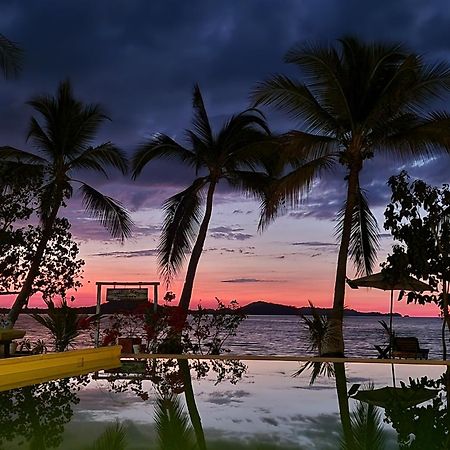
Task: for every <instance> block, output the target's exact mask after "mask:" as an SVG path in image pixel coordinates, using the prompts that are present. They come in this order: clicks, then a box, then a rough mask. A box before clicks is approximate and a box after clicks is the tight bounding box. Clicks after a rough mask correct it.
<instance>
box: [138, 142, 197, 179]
mask: <svg viewBox="0 0 450 450" xmlns="http://www.w3.org/2000/svg"><path fill="white" fill-rule="evenodd" d="M158 158H163V159H172V158H173V159H178V160H179V161H181V162H183V163H186V164H188V165H191V166H195V164H196V156H195V154H194V153H193V152H192V151H190V150H188V149H186V148H184V147H183V146H181V145H180V144H178V143H177V142H175V141H174V140H173V139H172V138H170V137H169V136H167V135H165V134H156V135H154V136H153V137H152V138H151V139H150V140H149V141H148V142H145V143H143V144H141V145H140V146H139V147H138V149H137V150H136V152H135V154H134V155H133V158H132V161H131V165H132V169H133V174H132V176H133V179H136V178H137V177H138V176H139V175H140V173H141V172H142V170H143V169H144V167H145V166H146V165H147V164H148V163H149V162H150V161H152V160H154V159H158Z"/></svg>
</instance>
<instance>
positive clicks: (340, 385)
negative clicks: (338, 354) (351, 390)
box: [334, 363, 386, 450]
mask: <svg viewBox="0 0 450 450" xmlns="http://www.w3.org/2000/svg"><path fill="white" fill-rule="evenodd" d="M334 373H335V376H336V391H337V396H338V404H339V415H340V418H341V424H342V440H341V448H342V449H343V450H382V449H384V448H385V443H386V436H385V434H384V431H383V425H382V415H381V413H380V411H379V410H378V409H377V408H376V407H375V406H373V405H368V404H365V403H363V402H358V403H357V405H356V408H355V409H354V410H353V411H352V412H350V407H349V396H348V393H347V377H346V374H345V365H344V363H334Z"/></svg>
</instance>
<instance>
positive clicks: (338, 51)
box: [252, 37, 450, 354]
mask: <svg viewBox="0 0 450 450" xmlns="http://www.w3.org/2000/svg"><path fill="white" fill-rule="evenodd" d="M338 42H339V45H337V46H327V45H325V46H321V45H310V44H307V45H299V46H296V47H294V48H292V49H291V50H290V51H289V52H288V53H287V55H286V57H285V61H286V62H288V63H292V64H295V65H296V66H297V67H298V68H299V69H300V71H301V73H302V75H303V79H302V80H301V81H298V80H295V79H291V78H289V77H287V76H283V75H276V76H273V77H272V78H270V79H268V80H266V81H264V82H262V83H259V84H258V85H257V86H256V88H255V90H254V91H253V93H252V97H253V100H254V102H255V104H256V105H261V104H264V105H269V106H273V107H275V108H276V109H278V110H281V111H284V112H286V113H287V114H288V115H290V116H291V117H292V118H293V119H294V120H296V121H297V122H298V123H299V124H300V125H299V129H297V130H293V131H290V132H288V133H286V134H284V135H283V136H282V137H281V140H280V144H281V146H282V148H283V153H284V155H285V158H286V162H287V165H288V167H289V169H290V170H289V173H287V174H286V175H284V176H281V177H279V178H278V179H277V180H276V181H275V182H274V183H273V185H272V189H271V190H270V191H268V192H269V193H270V196H269V198H268V199H267V200H266V208H265V210H264V211H263V213H262V221H261V226H263V227H264V226H265V225H267V223H268V222H270V221H271V220H272V219H273V218H274V217H275V216H276V215H277V213H279V211H280V209H281V208H280V206H282V205H283V204H284V202H285V201H286V200H287V201H290V202H292V203H293V204H294V205H295V204H298V202H299V201H300V200H302V199H303V195H304V194H306V193H307V192H308V190H309V187H310V185H311V182H312V181H313V180H314V179H315V178H317V177H319V176H321V175H322V174H323V173H324V172H327V171H328V170H329V169H330V168H332V167H334V166H335V165H336V164H341V165H342V166H343V167H344V169H345V178H344V179H345V184H346V199H345V203H344V207H343V210H342V213H341V216H340V221H339V226H338V229H337V231H338V233H339V235H340V247H339V253H338V260H337V269H336V279H335V289H334V300H333V313H332V317H331V322H330V327H329V330H330V333H332V334H333V335H334V336H335V339H330V340H329V342H334V343H335V344H334V345H333V346H332V347H330V348H327V349H326V351H325V353H330V354H331V353H334V354H343V352H344V343H343V337H342V322H343V312H344V298H345V280H346V273H347V258H348V256H350V257H351V259H352V260H353V261H354V263H355V265H356V268H357V271H358V272H362V273H364V272H365V273H368V274H370V273H371V271H372V268H373V266H374V264H375V262H376V251H377V248H378V228H377V224H376V220H375V218H374V216H373V215H372V213H371V212H370V209H369V206H368V203H367V200H366V198H365V195H364V192H363V190H362V189H361V186H360V173H361V170H362V168H363V166H364V162H365V161H366V160H368V159H370V158H373V157H374V156H376V155H381V154H382V155H385V156H388V157H392V158H397V159H399V160H403V161H413V160H416V159H418V158H422V159H425V158H428V157H431V156H434V155H437V154H439V153H440V152H441V151H442V150H445V151H449V150H450V115H449V114H448V113H447V112H442V111H441V112H435V111H430V107H431V105H432V104H433V102H435V101H436V99H442V98H443V97H444V94H447V93H448V92H449V90H450V66H449V65H448V64H447V63H444V62H439V63H435V64H428V63H425V62H424V60H423V58H422V57H421V56H420V55H416V54H414V53H411V52H410V51H408V50H407V49H405V48H404V47H403V46H401V45H388V44H380V43H370V44H365V43H363V42H361V41H359V40H358V39H357V38H354V37H344V38H343V39H340V40H339V41H338Z"/></svg>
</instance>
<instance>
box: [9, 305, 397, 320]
mask: <svg viewBox="0 0 450 450" xmlns="http://www.w3.org/2000/svg"><path fill="white" fill-rule="evenodd" d="M144 303H146V302H144ZM137 305H142V302H130V301H117V302H109V303H103V304H102V305H101V313H102V314H113V313H114V312H118V311H132V310H133V309H134V308H135V307H136V306H137ZM74 309H75V310H76V311H77V312H78V313H79V314H95V312H96V307H95V306H79V307H75V308H74ZM46 310H47V309H46V308H26V309H24V310H23V311H22V314H45V312H46ZM316 310H317V311H318V312H319V313H320V314H323V315H329V314H331V311H332V310H331V308H316ZM8 311H9V310H8V308H0V313H2V314H5V313H8ZM208 311H211V312H213V311H214V310H212V309H211V310H208ZM238 311H239V312H241V313H243V314H246V315H248V316H253V315H258V316H298V315H300V314H302V315H306V316H307V315H311V308H310V307H309V306H301V307H296V306H287V305H281V304H279V303H271V302H265V301H256V302H252V303H249V304H248V305H245V306H242V307H241V308H239V309H238ZM191 312H192V313H194V314H195V310H192V311H191ZM344 315H345V316H350V317H355V316H356V317H368V316H369V317H370V316H388V315H389V313H381V312H361V311H356V310H354V309H345V311H344ZM393 315H394V316H395V317H402V315H401V314H399V313H394V314H393ZM405 317H406V316H405Z"/></svg>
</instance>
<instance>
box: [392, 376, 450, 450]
mask: <svg viewBox="0 0 450 450" xmlns="http://www.w3.org/2000/svg"><path fill="white" fill-rule="evenodd" d="M448 380H449V371H448V369H447V371H446V372H444V373H443V375H442V376H441V377H440V378H439V379H429V378H428V377H422V378H421V379H417V380H413V379H411V378H410V379H409V384H410V387H411V388H412V389H424V388H435V389H436V388H437V389H440V392H439V394H438V395H436V396H435V397H434V398H433V400H432V401H431V402H427V403H425V404H421V405H417V406H412V407H409V408H404V407H402V406H401V405H400V406H396V405H395V404H394V405H391V406H390V407H387V408H386V410H385V413H386V418H385V421H386V422H387V423H388V424H390V425H392V427H393V428H394V429H395V430H396V431H397V433H398V443H399V448H400V449H409V450H422V449H427V450H446V449H448V448H450V434H449V431H450V430H449V423H450V421H449V406H448Z"/></svg>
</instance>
